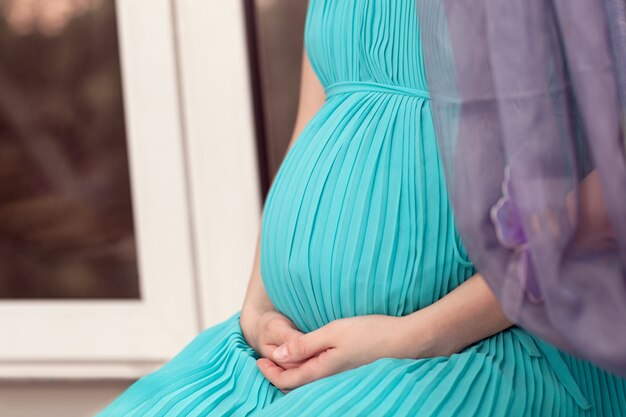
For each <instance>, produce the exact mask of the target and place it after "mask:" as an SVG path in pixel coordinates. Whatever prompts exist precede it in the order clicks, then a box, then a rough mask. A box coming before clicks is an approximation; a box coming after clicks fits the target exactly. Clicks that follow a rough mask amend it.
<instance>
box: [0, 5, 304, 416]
mask: <svg viewBox="0 0 626 417" xmlns="http://www.w3.org/2000/svg"><path fill="white" fill-rule="evenodd" d="M306 7H307V2H304V1H302V2H299V1H298V2H296V1H281V0H239V1H232V2H218V1H217V0H213V1H210V0H209V1H207V0H204V1H200V0H136V1H133V2H129V1H125V0H118V1H117V2H116V1H115V0H0V416H11V417H19V416H43V415H46V416H48V417H54V416H57V415H58V416H64V417H72V416H91V415H93V414H95V413H96V412H97V411H99V410H100V409H101V408H103V407H104V406H105V405H106V404H108V402H110V401H111V400H112V399H113V398H115V396H116V395H118V394H119V393H121V392H122V391H123V390H124V389H125V388H126V387H127V386H128V385H130V384H131V383H132V382H133V381H134V380H136V379H137V378H139V377H140V376H142V375H144V374H145V373H147V372H150V371H151V370H153V369H156V368H157V367H158V366H160V365H161V364H163V363H164V362H165V361H167V360H168V359H169V358H171V357H172V356H173V355H174V354H175V353H176V352H178V351H179V350H180V349H181V348H182V347H183V346H184V345H185V344H186V343H187V342H189V341H190V340H191V339H192V338H193V336H195V335H196V334H197V333H198V332H199V331H201V330H202V329H204V328H206V327H208V326H210V325H213V324H215V323H217V322H219V321H221V320H224V319H226V318H227V317H229V316H230V315H232V314H234V313H235V311H236V310H237V309H239V307H240V305H241V302H242V301H243V294H244V291H245V286H246V284H247V279H248V274H249V272H250V268H251V266H252V259H253V255H254V245H255V244H256V237H257V232H258V227H259V225H260V224H259V222H260V218H261V217H260V216H261V210H262V205H263V201H264V198H265V195H266V194H267V191H268V189H269V186H270V184H271V181H272V179H273V178H274V175H275V174H276V171H277V170H278V168H279V166H280V163H281V162H282V158H283V157H284V154H285V150H286V148H287V144H288V142H289V140H290V138H291V134H292V129H293V123H294V120H295V115H296V114H295V113H296V110H297V100H298V88H299V78H300V64H301V59H302V34H303V29H304V20H305V13H306Z"/></svg>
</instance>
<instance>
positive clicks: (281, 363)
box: [247, 311, 434, 392]
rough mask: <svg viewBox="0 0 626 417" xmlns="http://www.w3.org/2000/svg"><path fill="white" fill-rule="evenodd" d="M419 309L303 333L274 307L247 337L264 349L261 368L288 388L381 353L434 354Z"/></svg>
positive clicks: (351, 319) (335, 323)
mask: <svg viewBox="0 0 626 417" xmlns="http://www.w3.org/2000/svg"><path fill="white" fill-rule="evenodd" d="M415 314H417V313H413V314H412V315H410V316H402V317H395V316H385V315H366V316H356V317H349V318H342V319H337V320H334V321H332V322H330V323H328V324H326V325H325V326H322V327H320V328H319V329H316V330H314V331H312V332H310V333H303V332H301V331H300V330H298V328H297V327H296V326H295V324H294V323H293V322H292V321H291V320H289V318H287V317H285V316H284V315H282V314H281V313H279V312H277V311H269V312H265V313H263V314H262V315H261V316H260V317H259V318H258V320H257V322H256V325H255V326H254V331H252V332H250V333H252V334H251V335H248V337H247V338H248V339H250V340H248V342H249V343H250V345H251V346H252V347H253V348H254V349H255V350H256V351H257V352H258V353H259V356H260V358H259V359H257V366H258V367H259V370H260V371H261V373H262V374H263V375H264V376H265V377H266V378H267V379H268V380H269V381H270V382H271V383H272V384H274V386H276V387H277V388H279V389H280V390H281V391H283V392H288V391H290V390H292V389H294V388H297V387H299V386H301V385H304V384H307V383H309V382H312V381H315V380H318V379H321V378H324V377H327V376H330V375H334V374H337V373H339V372H342V371H346V370H349V369H353V368H356V367H358V366H361V365H365V364H368V363H371V362H374V361H376V360H377V359H381V358H387V357H389V358H399V359H403V358H419V357H425V356H429V355H428V354H427V353H428V352H429V351H432V347H433V344H432V343H431V341H432V340H434V339H433V338H432V337H431V335H430V332H428V331H427V328H424V326H419V320H416V319H417V318H416V317H415ZM424 330H425V331H424ZM416 332H417V333H419V337H416Z"/></svg>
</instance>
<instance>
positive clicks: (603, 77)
mask: <svg viewBox="0 0 626 417" xmlns="http://www.w3.org/2000/svg"><path fill="white" fill-rule="evenodd" d="M416 1H417V3H416V4H417V10H418V14H419V18H420V28H421V29H420V30H421V36H422V46H423V55H424V60H425V66H426V71H427V76H428V81H429V88H430V92H431V106H432V111H433V115H434V118H435V125H436V129H437V135H438V141H439V146H440V151H441V154H442V160H443V163H444V165H445V168H446V179H447V182H448V189H449V193H450V197H451V200H452V204H453V207H454V212H455V218H456V221H457V224H458V226H459V229H460V231H461V235H462V237H463V241H464V243H465V246H466V247H467V250H468V253H469V255H470V257H471V259H472V261H473V262H474V264H475V266H476V268H477V269H478V271H479V272H481V273H482V274H483V276H484V277H485V279H486V280H487V281H488V282H489V284H490V286H491V287H492V288H493V290H494V291H495V293H496V294H497V296H498V298H499V299H500V300H501V302H502V304H503V307H504V310H505V312H506V314H507V315H508V316H509V318H510V319H511V320H512V321H514V322H516V323H518V324H520V325H521V326H523V327H525V328H527V329H528V330H530V331H532V332H534V333H535V334H537V335H539V336H540V337H542V338H544V339H546V340H548V341H550V342H552V343H553V344H555V345H557V346H558V347H560V348H562V349H564V350H567V351H569V352H571V353H573V354H577V355H579V356H582V357H585V358H587V359H590V360H592V361H594V362H596V363H597V364H599V365H600V366H603V367H605V368H607V369H608V370H610V371H612V372H614V373H617V374H621V375H625V376H626V140H625V136H624V121H625V119H626V105H625V103H626V88H625V87H626V19H625V16H626V13H625V10H626V8H625V7H624V0H579V1H572V0H507V1H501V0H416Z"/></svg>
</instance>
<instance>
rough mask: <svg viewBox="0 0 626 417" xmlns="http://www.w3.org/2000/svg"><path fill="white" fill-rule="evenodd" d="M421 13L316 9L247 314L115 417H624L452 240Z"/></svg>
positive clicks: (160, 374) (403, 4)
mask: <svg viewBox="0 0 626 417" xmlns="http://www.w3.org/2000/svg"><path fill="white" fill-rule="evenodd" d="M420 51H421V50H420V37H419V28H418V24H417V15H416V10H415V0H359V1H342V0H310V3H309V5H308V10H307V17H306V26H305V53H304V57H303V70H302V80H301V95H300V105H299V111H298V117H297V122H296V127H295V130H294V135H293V139H292V143H291V145H290V148H289V150H288V152H287V155H286V157H285V160H284V161H283V163H282V165H281V167H280V170H279V171H278V173H277V175H276V178H275V180H274V182H273V184H272V187H271V188H270V191H269V194H268V196H267V200H266V203H265V207H264V212H263V220H262V226H261V233H260V236H259V242H258V246H257V252H256V256H255V260H254V267H253V272H252V274H251V277H250V282H249V285H248V291H247V294H246V298H245V301H244V303H243V307H242V309H241V311H240V312H237V313H235V314H234V315H233V316H232V317H231V318H229V319H228V320H226V321H224V322H222V323H220V324H218V325H215V326H213V327H210V328H208V329H206V330H204V331H203V332H202V333H201V334H199V335H198V336H197V337H196V338H195V339H194V340H193V341H191V343H189V344H188V345H187V346H186V347H185V348H184V349H183V350H182V351H181V352H180V353H179V354H178V355H176V356H175V357H174V358H173V359H172V360H171V361H170V362H168V363H167V364H165V365H164V366H163V367H161V368H160V369H159V370H157V371H155V372H153V373H151V374H148V375H146V376H144V377H143V378H141V379H140V380H139V381H137V382H136V383H134V384H133V385H132V386H131V387H129V388H128V389H127V390H126V391H125V392H124V393H123V394H122V395H121V396H119V397H118V398H117V399H116V400H115V401H113V402H112V403H111V404H110V405H109V406H108V407H107V408H106V409H105V410H103V411H102V412H101V413H100V414H98V416H99V417H105V416H107V417H108V416H115V417H122V416H136V417H149V416H150V417H152V416H226V415H229V416H230V415H233V416H246V415H249V416H272V417H276V416H316V417H317V416H421V417H429V416H481V417H484V416H529V417H538V416H550V417H559V416H564V417H565V416H567V417H570V416H598V417H600V416H626V381H625V380H623V379H620V378H617V377H615V376H612V375H610V374H608V373H606V372H604V371H602V370H600V369H598V368H596V367H595V366H593V365H591V364H590V363H588V362H585V361H582V360H579V359H576V358H574V357H572V356H570V355H568V354H565V353H563V352H561V351H559V350H557V349H555V348H554V347H552V346H551V345H549V344H547V343H545V342H543V341H541V340H540V339H538V338H536V337H534V336H532V335H530V334H529V333H527V332H525V331H523V330H521V329H520V328H517V327H511V326H510V325H511V323H509V322H508V321H507V320H506V318H505V316H504V315H503V313H502V311H501V309H500V306H499V304H498V303H497V301H496V299H495V298H494V296H493V294H492V293H491V292H490V290H489V288H488V287H487V286H486V284H485V283H484V281H483V279H482V277H481V276H480V275H478V274H476V271H475V270H474V268H473V265H472V263H471V262H470V261H469V260H468V259H467V256H466V253H465V249H464V247H463V245H462V243H461V241H460V239H459V236H458V233H457V230H456V228H455V225H454V219H453V214H452V211H451V209H450V205H449V202H448V198H447V194H446V189H445V178H444V177H443V168H442V166H441V164H440V160H439V155H438V151H437V145H436V138H435V132H434V129H433V124H432V119H431V109H430V103H429V100H428V93H427V91H426V89H427V82H426V79H425V71H424V68H423V63H422V57H421V55H420Z"/></svg>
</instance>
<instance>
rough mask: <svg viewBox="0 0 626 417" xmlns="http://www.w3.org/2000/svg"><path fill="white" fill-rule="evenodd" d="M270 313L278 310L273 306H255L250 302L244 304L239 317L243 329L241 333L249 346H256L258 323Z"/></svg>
mask: <svg viewBox="0 0 626 417" xmlns="http://www.w3.org/2000/svg"><path fill="white" fill-rule="evenodd" d="M270 311H276V310H275V309H274V307H273V306H271V305H266V304H262V305H255V304H253V303H250V302H247V303H244V305H243V306H242V308H241V312H240V315H239V326H240V327H241V331H242V333H243V334H244V338H245V339H246V341H247V342H248V344H251V345H253V344H254V339H255V335H254V328H255V327H256V323H257V322H258V321H259V318H260V317H261V316H262V315H263V314H265V313H268V312H270Z"/></svg>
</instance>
